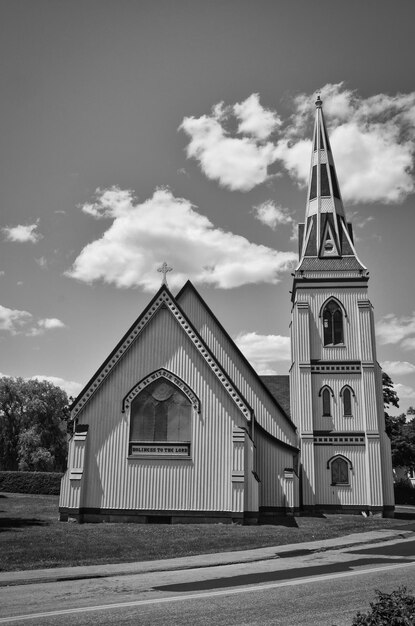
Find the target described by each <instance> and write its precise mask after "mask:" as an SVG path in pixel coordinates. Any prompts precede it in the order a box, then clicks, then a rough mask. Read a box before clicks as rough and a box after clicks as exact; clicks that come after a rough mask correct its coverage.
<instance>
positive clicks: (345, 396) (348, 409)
mask: <svg viewBox="0 0 415 626" xmlns="http://www.w3.org/2000/svg"><path fill="white" fill-rule="evenodd" d="M352 396H354V391H353V389H351V387H349V386H348V385H346V386H345V387H343V389H342V390H341V391H340V397H341V398H342V400H343V415H344V416H345V417H351V416H352V415H353V411H352Z"/></svg>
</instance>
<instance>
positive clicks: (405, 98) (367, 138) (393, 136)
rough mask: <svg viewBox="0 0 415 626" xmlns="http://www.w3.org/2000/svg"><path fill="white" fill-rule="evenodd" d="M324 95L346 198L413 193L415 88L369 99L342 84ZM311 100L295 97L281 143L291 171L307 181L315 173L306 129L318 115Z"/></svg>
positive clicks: (393, 198)
mask: <svg viewBox="0 0 415 626" xmlns="http://www.w3.org/2000/svg"><path fill="white" fill-rule="evenodd" d="M320 93H321V98H322V100H323V110H324V115H325V118H326V121H327V125H328V130H329V136H330V143H331V146H332V149H333V153H334V158H335V162H336V170H337V174H338V177H339V181H340V188H341V192H342V196H343V198H344V199H345V200H347V201H348V202H351V203H358V202H367V203H371V202H383V203H385V204H387V203H396V202H401V201H403V200H404V199H405V198H406V197H407V195H408V194H410V193H413V192H414V190H415V184H414V179H413V159H414V153H415V92H412V93H409V94H397V95H396V96H389V95H387V94H377V95H375V96H371V97H368V98H363V97H361V96H359V95H358V94H357V92H355V91H352V90H350V89H346V88H345V87H344V84H343V83H338V84H327V85H325V86H324V87H323V88H322V89H321V90H320ZM310 101H311V95H310V94H301V95H299V96H297V97H296V98H295V99H294V107H295V110H294V113H293V115H292V117H291V123H290V124H288V126H287V127H286V130H285V134H286V137H285V138H283V139H282V140H281V141H280V142H279V144H278V147H277V150H278V154H279V158H280V159H281V161H282V162H283V164H284V166H285V167H286V168H287V170H288V172H289V173H290V174H291V175H292V176H293V177H294V178H296V179H297V180H298V181H299V183H300V184H303V185H305V184H306V183H307V180H308V175H309V174H308V167H309V163H310V153H308V156H307V154H306V152H307V151H306V150H305V142H304V133H305V132H306V129H307V128H309V127H310V120H311V118H312V116H313V115H314V111H313V107H311V106H310ZM309 146H310V142H308V148H307V150H309Z"/></svg>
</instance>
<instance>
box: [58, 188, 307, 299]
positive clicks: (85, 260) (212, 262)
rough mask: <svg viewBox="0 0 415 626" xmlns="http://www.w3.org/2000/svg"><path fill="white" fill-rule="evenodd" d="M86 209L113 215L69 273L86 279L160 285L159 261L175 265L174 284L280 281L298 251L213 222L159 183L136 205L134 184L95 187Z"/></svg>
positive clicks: (224, 286)
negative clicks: (269, 245)
mask: <svg viewBox="0 0 415 626" xmlns="http://www.w3.org/2000/svg"><path fill="white" fill-rule="evenodd" d="M83 210H84V211H85V212H86V213H88V214H90V215H93V216H94V217H96V218H101V217H106V218H111V219H113V223H112V225H111V226H110V227H109V228H108V230H107V231H106V232H105V233H104V234H103V235H102V237H101V238H100V239H97V240H95V241H93V242H92V243H90V244H88V245H87V246H85V248H84V249H83V250H82V251H81V253H80V254H79V256H78V257H77V258H76V259H75V262H74V264H73V266H72V268H71V269H70V270H69V271H68V272H66V275H68V276H71V277H72V278H76V279H78V280H80V281H83V282H86V283H92V282H94V281H98V280H101V281H103V282H106V283H109V284H113V285H116V286H117V287H142V288H144V290H146V291H154V290H155V289H157V288H158V287H159V285H160V274H158V273H157V271H156V270H157V268H158V267H159V265H160V264H161V263H162V262H163V261H167V262H168V264H169V265H172V266H173V268H174V272H173V273H172V274H169V278H168V280H169V284H170V285H171V286H172V287H178V286H181V285H182V284H183V282H185V281H186V280H187V279H188V278H190V280H192V281H193V282H195V283H198V284H206V285H213V286H215V287H219V288H222V289H230V288H232V287H239V286H240V285H245V284H250V283H258V282H269V283H276V282H278V274H279V273H280V272H284V271H287V270H289V269H290V268H291V267H292V263H294V262H295V259H296V255H295V254H294V253H293V252H278V251H276V250H272V249H271V248H267V247H265V246H261V245H256V244H254V243H251V242H250V241H248V240H247V239H246V238H245V237H241V236H240V235H235V234H233V233H230V232H225V231H223V230H221V229H219V228H215V227H214V225H213V224H212V222H210V221H209V219H208V218H207V217H205V216H203V215H200V213H198V212H197V211H196V210H195V207H193V206H192V204H191V203H190V202H189V201H188V200H185V199H183V198H175V197H174V196H173V195H172V193H171V192H170V191H169V190H168V189H158V190H156V191H155V192H154V195H153V196H152V197H151V198H149V199H148V200H146V201H145V202H143V203H141V204H138V203H136V201H135V200H134V198H133V196H132V193H131V192H130V191H123V190H120V189H118V188H116V187H113V188H111V189H109V190H106V191H102V190H97V197H96V201H95V202H94V203H93V204H88V205H86V207H84V208H83Z"/></svg>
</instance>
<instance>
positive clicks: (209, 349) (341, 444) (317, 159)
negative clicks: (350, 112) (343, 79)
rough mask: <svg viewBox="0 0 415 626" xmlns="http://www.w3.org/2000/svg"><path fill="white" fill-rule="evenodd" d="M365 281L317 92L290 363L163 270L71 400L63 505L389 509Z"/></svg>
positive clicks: (161, 509)
mask: <svg viewBox="0 0 415 626" xmlns="http://www.w3.org/2000/svg"><path fill="white" fill-rule="evenodd" d="M368 280H369V273H368V270H367V269H366V267H365V266H364V265H363V263H362V262H361V261H360V259H359V258H358V256H357V253H356V250H355V246H354V243H353V231H352V225H351V224H350V223H348V222H347V221H346V217H345V213H344V208H343V203H342V199H341V194H340V189H339V185H338V182H337V176H336V171H335V167H334V161H333V156H332V152H331V148H330V143H329V139H328V135H327V131H326V127H325V122H324V117H323V112H322V102H321V100H320V98H318V99H317V102H316V121H315V127H314V138H313V152H312V163H311V168H310V182H309V188H308V196H307V205H306V215H305V223H304V224H300V225H299V264H298V267H297V269H296V270H295V272H294V278H293V289H292V323H291V346H292V347H291V351H292V364H291V368H290V374H289V376H259V375H258V374H257V373H256V372H255V370H254V369H253V367H252V366H251V365H250V364H249V362H248V361H247V359H246V358H245V357H244V356H243V355H242V353H241V352H240V350H239V349H238V347H237V346H236V345H235V343H234V342H233V340H232V339H231V337H230V336H229V335H228V333H227V332H226V330H225V329H224V328H223V327H222V326H221V324H220V322H219V321H218V320H217V319H216V317H215V315H214V313H213V312H212V311H211V310H210V309H209V307H208V306H207V304H206V303H205V302H204V300H203V299H202V297H201V296H200V294H199V293H198V291H197V290H196V288H195V287H194V286H193V285H192V284H191V283H190V282H187V283H186V284H185V285H184V286H183V288H182V289H181V291H180V292H179V293H178V294H177V295H176V296H174V295H173V294H172V293H171V292H170V290H169V289H168V287H167V283H166V281H165V280H164V281H163V284H162V286H161V288H160V290H159V291H158V292H157V293H156V295H155V296H154V298H153V299H152V300H151V302H150V303H149V305H148V306H147V308H146V309H145V310H144V311H143V312H142V314H141V315H140V317H139V318H138V319H137V320H136V322H135V323H134V324H133V326H132V327H131V328H130V329H129V330H128V331H127V333H126V334H125V335H124V336H123V337H122V339H121V340H120V342H119V343H118V345H117V346H116V347H115V348H114V350H113V351H112V352H111V354H110V355H109V356H108V358H107V360H106V361H105V362H104V363H103V364H102V365H101V367H100V368H99V369H98V371H97V372H96V374H95V375H94V376H93V377H92V378H91V380H90V381H89V383H88V384H87V385H86V387H85V388H84V389H83V391H82V392H81V393H80V394H79V396H78V397H77V398H76V400H75V402H74V403H73V405H72V420H73V434H72V436H71V438H70V442H69V460H68V470H67V472H66V474H65V475H64V477H63V479H62V487H61V497H60V516H61V519H62V520H64V521H65V520H68V519H76V520H78V521H79V522H98V521H110V522H114V521H120V522H125V521H134V522H140V523H147V522H166V523H176V522H185V523H194V522H232V521H240V522H244V523H257V522H267V521H269V522H272V521H275V520H276V519H277V518H278V516H281V515H287V514H293V513H297V512H299V511H300V512H301V511H304V512H306V511H311V512H312V511H323V512H324V511H326V512H328V511H332V512H356V513H357V512H372V513H376V514H383V515H393V509H394V500H393V485H392V464H391V453H390V443H389V439H388V437H387V436H386V434H385V424H384V415H383V399H382V376H381V370H380V367H379V364H378V363H377V360H376V346H375V333H374V320H373V311H372V305H371V303H370V301H369V299H368Z"/></svg>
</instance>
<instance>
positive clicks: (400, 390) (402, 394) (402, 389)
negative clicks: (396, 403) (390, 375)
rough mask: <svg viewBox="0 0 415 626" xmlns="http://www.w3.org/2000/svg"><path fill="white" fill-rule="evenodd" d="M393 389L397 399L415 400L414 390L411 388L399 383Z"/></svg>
mask: <svg viewBox="0 0 415 626" xmlns="http://www.w3.org/2000/svg"><path fill="white" fill-rule="evenodd" d="M393 387H394V389H395V391H396V393H397V394H398V398H414V399H415V389H412V387H409V386H408V385H402V384H401V383H396V385H394V386H393Z"/></svg>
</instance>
